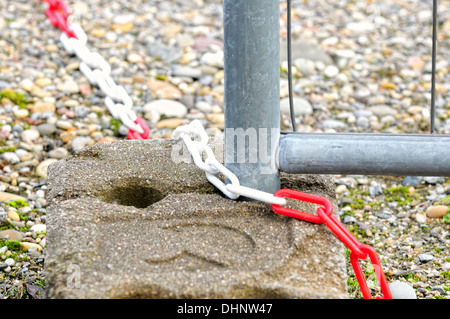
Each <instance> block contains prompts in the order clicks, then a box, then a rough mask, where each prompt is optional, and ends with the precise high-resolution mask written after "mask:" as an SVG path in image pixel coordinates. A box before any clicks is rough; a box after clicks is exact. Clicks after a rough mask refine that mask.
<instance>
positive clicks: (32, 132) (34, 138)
mask: <svg viewBox="0 0 450 319" xmlns="http://www.w3.org/2000/svg"><path fill="white" fill-rule="evenodd" d="M40 135H41V134H40V133H39V131H38V130H37V129H35V128H31V129H28V130H24V131H23V132H22V133H21V134H20V137H21V139H22V141H24V142H25V143H28V144H34V143H37V142H38V140H39V137H40Z"/></svg>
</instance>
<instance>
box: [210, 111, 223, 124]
mask: <svg viewBox="0 0 450 319" xmlns="http://www.w3.org/2000/svg"><path fill="white" fill-rule="evenodd" d="M206 119H207V120H208V121H210V122H211V123H213V124H223V123H225V114H224V113H213V114H208V115H206Z"/></svg>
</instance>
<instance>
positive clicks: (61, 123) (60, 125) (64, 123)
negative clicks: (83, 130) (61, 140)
mask: <svg viewBox="0 0 450 319" xmlns="http://www.w3.org/2000/svg"><path fill="white" fill-rule="evenodd" d="M55 125H56V127H58V128H60V129H63V130H68V129H70V128H72V127H73V125H72V122H71V121H66V120H57V121H56V123H55Z"/></svg>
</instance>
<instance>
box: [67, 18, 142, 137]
mask: <svg viewBox="0 0 450 319" xmlns="http://www.w3.org/2000/svg"><path fill="white" fill-rule="evenodd" d="M69 28H70V30H72V31H73V32H74V33H75V35H76V37H77V38H70V37H68V36H67V35H66V34H65V33H61V36H60V41H61V43H62V45H63V46H64V49H65V50H66V51H67V53H69V54H75V55H76V56H77V57H78V58H79V59H80V60H81V62H80V67H79V69H80V72H81V73H83V74H84V76H86V78H87V79H88V81H89V83H90V84H92V85H96V86H97V87H98V88H100V90H101V91H102V92H103V93H104V94H105V95H106V97H105V105H106V107H107V108H108V110H109V112H110V113H111V115H112V116H113V117H114V118H115V119H120V120H121V121H122V123H123V125H125V126H126V127H128V128H129V129H131V130H133V131H136V132H139V133H141V134H142V133H144V130H143V128H142V127H141V126H140V125H139V124H136V123H134V121H135V120H136V119H137V116H136V114H135V113H134V112H133V110H132V107H133V100H132V99H131V97H130V96H129V95H128V93H127V91H126V90H125V88H124V87H123V86H122V85H117V84H116V82H115V81H114V79H113V78H112V77H111V75H110V73H111V66H110V65H109V64H108V62H107V61H106V60H105V59H104V58H103V57H102V56H101V55H100V54H99V53H98V52H91V51H90V50H89V48H88V47H87V46H86V44H87V35H86V33H85V32H84V30H83V28H82V27H81V26H80V25H79V24H77V23H74V24H72V25H70V27H69ZM116 102H117V103H116Z"/></svg>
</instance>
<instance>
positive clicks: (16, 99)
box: [0, 90, 31, 108]
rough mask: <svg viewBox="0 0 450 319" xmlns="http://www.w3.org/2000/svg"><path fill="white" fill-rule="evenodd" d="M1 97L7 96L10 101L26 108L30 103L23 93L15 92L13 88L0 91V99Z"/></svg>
mask: <svg viewBox="0 0 450 319" xmlns="http://www.w3.org/2000/svg"><path fill="white" fill-rule="evenodd" d="M2 98H7V99H8V100H10V101H11V102H13V103H14V104H16V105H18V106H19V107H21V108H26V107H27V105H28V104H30V103H31V101H30V100H28V98H27V97H26V96H25V95H24V94H22V93H18V92H15V91H13V90H3V91H1V92H0V99H2Z"/></svg>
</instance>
